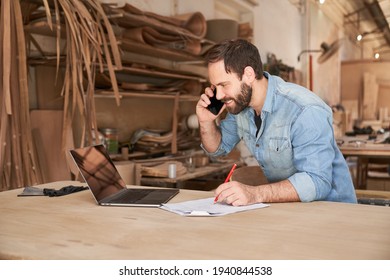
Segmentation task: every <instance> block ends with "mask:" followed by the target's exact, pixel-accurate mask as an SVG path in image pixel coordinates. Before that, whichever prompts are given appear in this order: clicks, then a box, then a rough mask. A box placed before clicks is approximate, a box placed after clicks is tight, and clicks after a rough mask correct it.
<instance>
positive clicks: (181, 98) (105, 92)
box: [95, 90, 200, 102]
mask: <svg viewBox="0 0 390 280" xmlns="http://www.w3.org/2000/svg"><path fill="white" fill-rule="evenodd" d="M177 95H179V101H181V102H183V101H187V102H196V101H198V100H199V97H200V96H195V95H184V94H183V95H180V93H179V92H176V93H174V94H167V93H163V92H161V93H147V92H135V91H134V92H130V91H121V92H119V97H120V98H126V97H142V98H157V99H172V100H174V99H175V98H176V96H177ZM95 97H98V98H99V97H100V98H115V95H114V92H113V91H109V90H97V91H96V92H95Z"/></svg>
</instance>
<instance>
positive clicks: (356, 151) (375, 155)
mask: <svg viewBox="0 0 390 280" xmlns="http://www.w3.org/2000/svg"><path fill="white" fill-rule="evenodd" d="M340 151H341V153H342V154H343V155H344V157H346V158H347V157H350V156H356V157H357V158H358V162H357V174H356V177H357V178H356V182H355V184H356V188H358V189H365V188H366V185H367V166H368V161H369V159H385V160H386V161H387V160H388V161H389V162H390V144H372V143H367V144H360V145H353V144H348V143H345V144H343V145H341V147H340Z"/></svg>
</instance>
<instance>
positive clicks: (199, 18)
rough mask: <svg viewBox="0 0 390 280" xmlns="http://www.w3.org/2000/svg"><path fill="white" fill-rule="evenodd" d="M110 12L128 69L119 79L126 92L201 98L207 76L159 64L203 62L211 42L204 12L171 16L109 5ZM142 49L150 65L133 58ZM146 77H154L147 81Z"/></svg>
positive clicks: (107, 9) (128, 5) (124, 63)
mask: <svg viewBox="0 0 390 280" xmlns="http://www.w3.org/2000/svg"><path fill="white" fill-rule="evenodd" d="M106 11H107V14H109V15H110V18H111V21H112V23H113V26H114V30H115V34H116V37H117V38H118V41H119V42H120V48H121V50H122V62H123V65H124V66H125V67H124V69H123V70H121V71H117V78H118V83H119V86H120V87H121V88H122V89H123V90H124V91H126V92H145V93H157V94H173V95H174V94H175V93H177V92H179V93H180V94H191V95H200V93H201V90H202V88H203V84H202V82H204V81H205V75H203V76H202V75H199V74H196V73H185V72H183V71H182V70H179V69H177V67H176V69H174V68H173V67H171V66H168V65H164V63H159V59H167V60H172V61H202V60H203V58H202V54H203V53H204V52H205V51H206V50H207V48H208V47H209V43H206V42H205V41H204V40H203V38H204V36H205V34H206V27H207V25H206V20H205V18H204V16H203V15H202V14H201V13H200V12H194V13H188V14H183V15H177V16H171V17H169V16H162V15H159V14H155V13H152V12H146V11H141V10H139V9H137V8H136V7H134V6H132V5H130V4H125V6H124V7H122V8H112V7H111V6H106ZM140 50H142V55H146V56H149V57H150V62H149V64H145V63H144V62H143V63H141V62H140V61H137V58H135V57H134V56H132V55H131V53H140ZM156 57H157V58H158V60H156V59H155V58H156ZM140 69H143V70H144V71H143V72H142V73H140V72H138V73H139V74H141V75H139V76H137V73H136V71H135V70H140ZM129 74H130V75H129ZM167 74H169V75H167ZM145 75H146V76H154V77H153V78H151V79H146V80H145V78H144V77H145ZM156 78H157V79H156Z"/></svg>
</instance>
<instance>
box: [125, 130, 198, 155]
mask: <svg viewBox="0 0 390 280" xmlns="http://www.w3.org/2000/svg"><path fill="white" fill-rule="evenodd" d="M172 138H173V133H172V131H169V132H161V131H155V130H138V131H136V132H135V133H134V135H133V137H132V139H131V140H130V145H131V146H132V147H133V150H134V151H139V152H147V153H156V152H162V151H169V150H170V147H171V144H172ZM199 143H200V139H199V137H198V136H194V135H193V134H191V133H190V132H189V131H184V130H181V131H178V133H177V145H178V148H179V149H180V150H185V149H190V148H194V147H199Z"/></svg>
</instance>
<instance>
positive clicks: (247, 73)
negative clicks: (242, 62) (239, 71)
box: [242, 66, 256, 84]
mask: <svg viewBox="0 0 390 280" xmlns="http://www.w3.org/2000/svg"><path fill="white" fill-rule="evenodd" d="M255 79H256V75H255V71H254V70H253V68H252V67H251V66H247V67H245V68H244V74H243V75H242V81H243V82H247V83H249V84H251V83H253V81H254V80H255Z"/></svg>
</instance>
